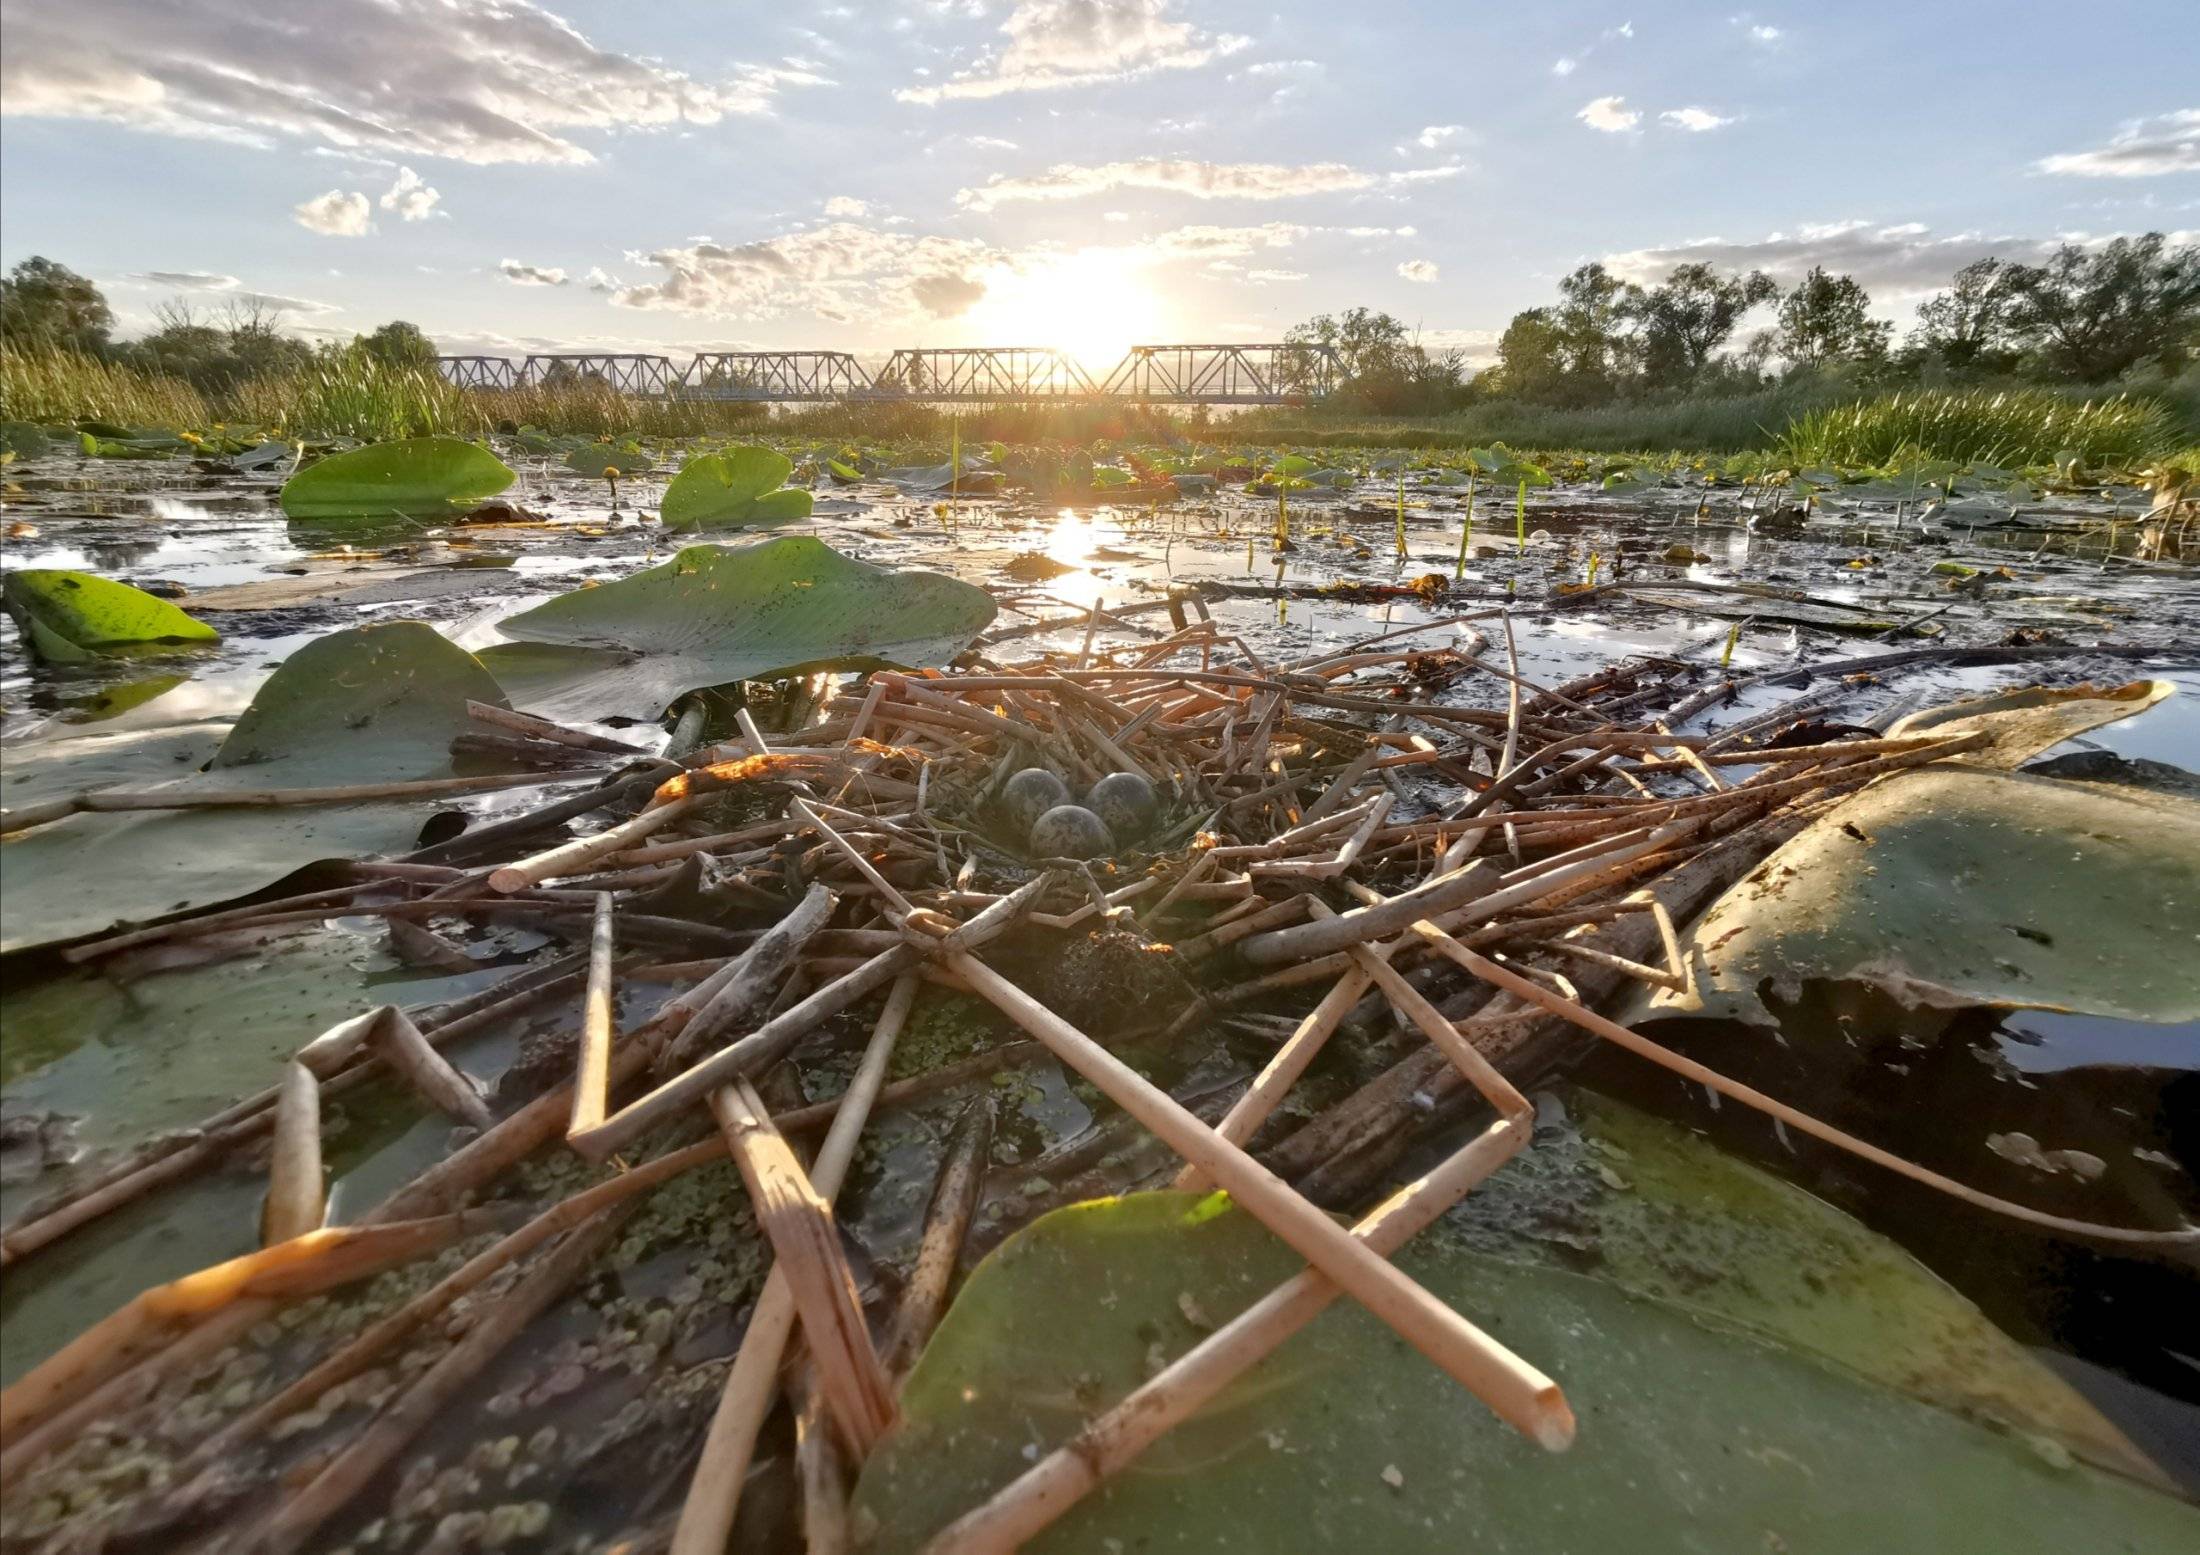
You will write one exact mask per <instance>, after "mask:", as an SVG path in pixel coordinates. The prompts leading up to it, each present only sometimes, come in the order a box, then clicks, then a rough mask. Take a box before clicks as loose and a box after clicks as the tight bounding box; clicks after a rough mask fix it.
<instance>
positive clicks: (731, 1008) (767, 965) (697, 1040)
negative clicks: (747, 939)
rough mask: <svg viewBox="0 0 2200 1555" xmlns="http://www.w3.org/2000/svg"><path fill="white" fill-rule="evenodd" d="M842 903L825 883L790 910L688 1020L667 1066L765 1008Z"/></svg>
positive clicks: (673, 1044)
mask: <svg viewBox="0 0 2200 1555" xmlns="http://www.w3.org/2000/svg"><path fill="white" fill-rule="evenodd" d="M838 900H839V899H838V898H837V897H835V896H834V895H833V893H832V892H831V891H830V890H829V889H827V888H826V887H825V886H822V885H812V886H811V887H810V889H809V890H808V891H806V892H804V893H803V896H802V900H801V901H799V902H797V903H795V905H794V907H793V909H792V910H791V911H790V912H788V913H787V914H786V915H785V916H784V917H782V918H781V919H780V920H779V921H778V922H777V923H775V924H773V925H772V926H771V928H769V929H767V930H766V931H765V932H764V933H763V934H762V935H761V936H760V937H759V938H758V939H757V941H756V943H755V944H753V945H751V946H750V947H749V948H748V950H747V951H745V952H743V954H742V957H741V963H740V965H741V970H740V971H739V972H738V973H736V974H735V975H734V976H733V977H732V978H730V979H728V980H727V982H726V985H725V986H724V987H723V988H720V989H719V990H718V991H717V992H716V993H714V994H712V995H711V997H710V998H709V999H708V1000H706V1001H705V1002H704V1003H703V1005H702V1006H701V1007H700V1008H699V1009H697V1010H696V1012H695V1013H694V1014H693V1015H691V1016H689V1017H688V1022H687V1025H686V1027H685V1028H684V1029H683V1030H682V1031H681V1032H680V1035H679V1037H678V1038H677V1039H676V1040H674V1041H673V1042H671V1043H670V1044H668V1045H667V1046H666V1048H665V1055H664V1059H663V1063H664V1064H665V1065H671V1064H677V1063H681V1062H684V1061H685V1059H686V1058H687V1055H688V1054H690V1053H692V1052H694V1051H695V1050H696V1049H697V1048H699V1047H701V1046H703V1045H704V1044H705V1043H707V1042H709V1041H711V1040H712V1039H713V1038H715V1037H717V1036H719V1035H720V1034H721V1033H723V1032H725V1031H728V1030H730V1029H731V1028H732V1027H734V1026H735V1025H737V1024H738V1023H739V1022H741V1021H743V1020H746V1019H747V1018H748V1017H749V1016H750V1015H751V1014H753V1013H754V1012H756V1011H757V1010H760V1009H762V1008H764V1007H765V1006H766V1005H767V1004H768V1003H769V1002H770V998H771V996H772V994H773V993H774V992H776V991H777V990H778V989H779V988H780V986H781V985H782V983H783V982H784V980H785V978H786V975H787V969H788V968H789V967H791V966H793V965H794V962H795V958H796V957H797V956H798V955H800V954H801V952H802V951H803V949H804V948H805V947H806V946H808V945H809V944H810V942H811V941H812V940H813V939H814V938H815V937H816V935H817V933H818V931H819V930H820V929H822V928H823V927H824V926H825V924H826V923H828V922H830V921H831V919H832V916H833V910H834V908H835V906H836V905H837V904H838Z"/></svg>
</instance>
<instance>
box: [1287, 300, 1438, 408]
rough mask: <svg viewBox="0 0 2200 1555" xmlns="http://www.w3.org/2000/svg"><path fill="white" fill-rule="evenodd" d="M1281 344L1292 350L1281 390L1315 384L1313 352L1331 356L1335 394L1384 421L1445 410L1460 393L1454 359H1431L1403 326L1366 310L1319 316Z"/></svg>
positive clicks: (1317, 377) (1307, 389) (1319, 369)
mask: <svg viewBox="0 0 2200 1555" xmlns="http://www.w3.org/2000/svg"><path fill="white" fill-rule="evenodd" d="M1283 338H1284V343H1285V345H1286V346H1289V347H1293V348H1295V349H1292V350H1287V351H1286V352H1285V353H1284V355H1283V359H1282V361H1281V363H1280V364H1279V373H1280V375H1281V377H1282V379H1283V381H1284V383H1285V385H1286V386H1287V387H1290V388H1294V389H1297V390H1299V391H1301V392H1311V391H1312V390H1313V388H1314V387H1315V385H1316V384H1317V383H1319V382H1320V381H1321V377H1322V366H1321V361H1320V358H1319V357H1318V356H1317V354H1316V351H1315V348H1317V347H1327V348H1328V350H1329V351H1330V353H1331V354H1332V357H1333V359H1334V361H1335V363H1336V380H1337V381H1336V388H1337V391H1338V392H1339V393H1341V394H1343V395H1346V396H1348V397H1350V398H1353V399H1357V400H1359V401H1360V402H1361V403H1363V404H1365V405H1366V406H1367V407H1368V408H1369V409H1370V410H1375V411H1380V412H1382V413H1384V414H1386V415H1402V414H1410V413H1414V412H1428V411H1436V410H1443V409H1447V408H1449V407H1450V406H1451V405H1452V404H1454V403H1456V402H1457V401H1458V399H1459V397H1460V395H1461V393H1462V391H1463V388H1464V383H1463V377H1464V368H1463V366H1462V358H1461V356H1460V355H1459V353H1457V352H1447V353H1441V354H1437V355H1431V354H1430V353H1429V352H1428V351H1426V350H1424V349H1423V348H1422V347H1421V345H1420V344H1419V343H1418V342H1417V341H1415V340H1414V338H1413V332H1412V331H1411V330H1410V329H1408V328H1407V327H1406V325H1405V324H1403V323H1401V322H1400V321H1399V320H1397V319H1395V318H1393V317H1391V316H1390V315H1389V314H1387V313H1377V312H1376V311H1375V310H1373V309H1372V308H1350V309H1347V310H1346V311H1345V312H1343V313H1341V314H1328V313H1324V314H1320V315H1318V316H1316V317H1314V318H1311V319H1308V320H1307V321H1306V322H1305V323H1304V324H1299V325H1295V326H1294V327H1293V328H1292V329H1291V330H1290V332H1289V333H1287V334H1286V335H1285V336H1284V337H1283Z"/></svg>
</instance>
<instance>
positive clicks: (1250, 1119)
mask: <svg viewBox="0 0 2200 1555" xmlns="http://www.w3.org/2000/svg"><path fill="white" fill-rule="evenodd" d="M1395 943H1396V942H1394V941H1393V942H1391V943H1388V944H1382V945H1374V946H1371V947H1369V948H1370V950H1371V951H1372V952H1373V953H1374V954H1376V955H1380V956H1387V955H1390V954H1392V953H1393V950H1394V946H1395ZM1372 981H1373V979H1371V978H1370V977H1369V976H1368V975H1367V973H1366V972H1365V971H1364V970H1362V969H1361V968H1360V967H1357V966H1354V967H1350V968H1347V969H1346V970H1345V973H1344V975H1343V976H1342V977H1339V978H1338V979H1337V981H1336V983H1335V984H1334V985H1333V986H1332V987H1331V988H1330V990H1329V992H1328V993H1326V994H1324V995H1323V996H1322V1001H1321V1003H1319V1004H1317V1005H1315V1006H1314V1008H1313V1009H1312V1010H1310V1011H1308V1012H1307V1014H1306V1017H1305V1018H1304V1019H1303V1020H1301V1021H1300V1022H1299V1024H1298V1027H1297V1029H1296V1030H1294V1031H1293V1032H1292V1033H1291V1035H1290V1036H1289V1037H1287V1038H1285V1039H1284V1042H1283V1045H1282V1046H1281V1047H1279V1048H1277V1049H1276V1051H1275V1053H1274V1054H1273V1055H1272V1056H1271V1057H1270V1058H1269V1060H1268V1062H1267V1063H1266V1064H1265V1065H1263V1066H1262V1068H1261V1071H1260V1073H1259V1074H1258V1075H1256V1076H1254V1077H1253V1083H1252V1084H1251V1085H1250V1086H1248V1087H1246V1091H1245V1094H1244V1095H1243V1096H1241V1097H1239V1098H1238V1100H1237V1104H1236V1105H1235V1106H1233V1107H1232V1108H1231V1109H1230V1110H1229V1111H1228V1112H1227V1113H1225V1114H1224V1115H1223V1119H1222V1121H1221V1122H1220V1123H1218V1124H1216V1125H1215V1133H1216V1134H1217V1135H1219V1136H1220V1137H1221V1138H1223V1139H1226V1140H1228V1141H1229V1142H1230V1143H1231V1144H1233V1145H1244V1144H1245V1143H1247V1142H1248V1141H1249V1140H1251V1139H1252V1137H1253V1135H1254V1134H1256V1133H1258V1132H1259V1131H1260V1126H1261V1125H1262V1124H1263V1123H1265V1122H1267V1121H1268V1117H1269V1114H1271V1113H1273V1112H1274V1111H1275V1110H1276V1107H1277V1106H1278V1105H1279V1104H1280V1103H1281V1102H1282V1101H1283V1098H1284V1094H1285V1093H1286V1092H1288V1091H1289V1090H1290V1089H1291V1087H1292V1086H1293V1085H1294V1084H1296V1083H1297V1082H1298V1078H1299V1076H1300V1075H1302V1074H1304V1073H1306V1067H1307V1065H1309V1064H1311V1063H1312V1062H1313V1061H1314V1060H1315V1058H1316V1057H1317V1056H1318V1055H1319V1054H1320V1053H1321V1050H1322V1045H1323V1044H1324V1043H1326V1042H1327V1041H1328V1040H1329V1038H1330V1036H1331V1035H1332V1034H1333V1033H1334V1032H1335V1031H1336V1029H1337V1027H1338V1026H1339V1025H1340V1024H1342V1023H1343V1021H1344V1018H1345V1017H1346V1016H1347V1015H1350V1014H1351V1013H1352V1010H1353V1007H1354V1006H1355V1005H1357V1004H1358V1003H1359V1002H1360V996H1361V995H1363V994H1365V993H1366V992H1367V990H1368V985H1369V984H1370V983H1371V982H1372ZM1170 1186H1171V1187H1173V1188H1185V1189H1193V1190H1197V1189H1204V1188H1207V1187H1209V1186H1211V1184H1210V1183H1209V1182H1208V1180H1207V1174H1206V1173H1205V1172H1204V1171H1202V1170H1201V1169H1200V1168H1199V1167H1198V1166H1196V1165H1194V1164H1192V1163H1190V1162H1186V1163H1185V1165H1184V1168H1183V1170H1181V1171H1179V1172H1178V1173H1177V1174H1176V1180H1175V1181H1174V1182H1172V1183H1171V1184H1170Z"/></svg>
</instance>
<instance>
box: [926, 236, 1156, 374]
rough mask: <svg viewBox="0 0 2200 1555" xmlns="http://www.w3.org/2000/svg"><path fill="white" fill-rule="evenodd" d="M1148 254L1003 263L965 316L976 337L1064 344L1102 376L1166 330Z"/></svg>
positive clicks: (1099, 253)
mask: <svg viewBox="0 0 2200 1555" xmlns="http://www.w3.org/2000/svg"><path fill="white" fill-rule="evenodd" d="M1145 272H1146V261H1145V260H1144V259H1143V257H1142V256H1139V255H1136V254H1130V253H1125V252H1122V251H1120V250H1113V249H1101V248H1091V249H1085V250H1083V251H1081V252H1079V253H1074V254H1063V255H1060V256H1058V257H1048V258H1043V259H1038V260H1034V261H1032V262H1030V263H1027V264H1026V265H1024V266H1023V267H1022V268H1021V269H1015V270H1003V271H1001V272H999V273H998V274H997V275H996V276H995V277H993V278H992V279H991V280H990V281H989V282H988V284H987V287H986V294H985V297H984V299H983V300H982V301H981V302H979V303H978V305H977V306H976V307H974V308H972V309H971V310H970V313H969V315H968V316H967V318H966V320H965V322H966V324H967V325H968V326H969V331H968V332H969V336H970V339H971V340H972V341H974V342H978V343H982V344H986V345H996V344H997V345H1016V346H1056V347H1059V348H1060V349H1061V350H1063V351H1066V352H1068V353H1069V354H1070V355H1071V356H1072V357H1074V358H1076V359H1077V362H1078V364H1079V365H1080V366H1082V367H1083V368H1084V369H1085V371H1086V372H1087V373H1089V374H1091V375H1092V376H1093V377H1094V378H1095V379H1096V380H1097V379H1098V378H1100V377H1102V376H1104V375H1105V374H1106V373H1107V372H1108V371H1109V370H1110V369H1112V368H1113V367H1114V366H1115V364H1116V363H1117V362H1118V361H1120V360H1121V359H1122V356H1123V353H1124V352H1125V351H1126V350H1128V349H1129V348H1130V347H1131V346H1133V345H1137V344H1139V343H1141V342H1143V341H1150V340H1158V339H1161V338H1162V337H1163V336H1164V335H1165V334H1166V330H1165V328H1164V322H1163V321H1164V316H1165V313H1166V310H1165V308H1164V306H1163V304H1162V300H1161V298H1160V296H1159V295H1158V294H1157V293H1156V292H1155V291H1154V290H1153V288H1152V286H1151V285H1150V284H1149V282H1148V278H1147V275H1146V273H1145Z"/></svg>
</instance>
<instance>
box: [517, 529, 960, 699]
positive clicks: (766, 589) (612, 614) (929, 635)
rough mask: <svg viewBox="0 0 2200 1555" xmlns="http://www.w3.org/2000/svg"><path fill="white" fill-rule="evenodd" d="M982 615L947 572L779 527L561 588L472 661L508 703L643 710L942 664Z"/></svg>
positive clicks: (693, 547)
mask: <svg viewBox="0 0 2200 1555" xmlns="http://www.w3.org/2000/svg"><path fill="white" fill-rule="evenodd" d="M994 609H995V606H994V603H993V598H992V596H991V595H989V594H987V593H986V592H985V590H983V589H980V588H976V587H973V586H972V585H970V584H968V583H963V582H961V581H959V580H957V579H954V578H949V577H944V576H942V575H941V574H939V573H933V572H909V571H894V570H890V569H888V568H884V567H874V566H872V565H870V564H869V563H868V562H859V561H856V560H853V559H852V558H850V557H846V556H843V555H841V554H840V553H839V552H838V551H836V550H834V549H833V548H832V547H830V546H828V545H826V544H825V543H824V542H823V541H822V540H818V539H814V538H812V537H810V536H807V535H788V536H784V537H782V538H779V539H775V540H764V541H759V542H758V543H756V544H754V545H746V546H739V547H727V546H715V545H691V546H689V547H688V548H687V549H685V550H683V551H681V552H680V553H679V554H678V555H677V556H675V557H673V558H672V560H670V561H668V562H666V563H664V564H663V565H661V566H657V567H652V568H650V569H649V570H648V571H646V572H639V573H636V574H634V575H633V576H631V577H627V578H622V579H620V580H619V581H617V582H615V583H606V584H604V585H602V586H601V587H598V588H586V589H577V590H575V591H574V592H572V593H570V594H562V595H560V596H559V597H558V598H556V599H553V600H551V601H550V602H549V603H547V604H544V605H540V606H537V607H536V608H535V609H533V610H529V611H525V612H522V613H521V614H519V615H516V616H513V617H512V618H511V619H509V620H507V621H504V622H501V623H499V626H500V629H501V630H502V631H503V632H504V633H505V635H506V636H508V637H513V638H517V639H519V641H516V642H512V643H506V644H499V645H498V646H496V647H492V648H488V649H484V650H483V652H482V655H481V659H482V662H483V663H484V664H486V665H488V666H489V668H490V669H491V670H492V671H493V672H494V673H495V674H496V677H497V679H498V680H499V681H500V682H502V683H503V685H504V687H505V689H506V690H507V691H508V692H510V693H511V694H512V696H513V697H514V699H515V700H517V701H518V702H519V703H520V704H521V705H523V706H525V707H528V708H531V709H533V710H535V711H538V712H541V713H544V714H546V715H548V716H550V717H553V718H566V717H570V718H602V717H606V716H609V715H611V714H615V713H625V714H630V715H633V716H638V717H639V716H653V715H655V714H656V713H657V712H659V711H660V710H661V709H663V708H664V707H665V706H667V705H668V704H669V703H671V702H672V701H673V699H674V698H676V697H678V696H680V695H682V694H683V693H685V692H689V691H694V690H697V689H699V688H701V687H704V686H715V685H721V684H723V683H725V682H727V681H735V680H759V679H766V678H769V677H772V676H777V675H789V674H795V673H798V672H800V671H803V670H811V669H822V668H826V667H829V666H838V667H862V666H875V665H880V664H895V665H900V666H903V667H906V668H917V667H922V666H929V665H938V664H945V663H946V662H947V661H948V660H950V659H952V658H954V656H955V655H956V654H958V653H960V652H962V650H963V649H964V648H966V647H967V646H969V644H970V640H971V639H972V638H974V637H975V636H977V635H978V633H980V632H981V631H983V630H985V628H986V627H987V625H989V624H990V623H991V622H992V620H993V615H994Z"/></svg>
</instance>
